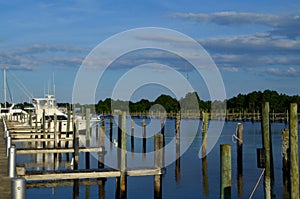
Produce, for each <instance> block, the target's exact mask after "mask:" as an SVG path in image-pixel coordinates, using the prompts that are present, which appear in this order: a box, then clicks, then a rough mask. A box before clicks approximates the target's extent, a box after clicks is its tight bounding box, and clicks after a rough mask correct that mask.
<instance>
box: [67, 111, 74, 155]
mask: <svg viewBox="0 0 300 199" xmlns="http://www.w3.org/2000/svg"><path fill="white" fill-rule="evenodd" d="M70 109H71V107H68V113H67V129H66V131H67V132H66V138H69V135H70V127H71V110H70ZM73 119H74V118H73ZM65 148H69V141H66V142H65ZM67 157H68V154H67Z"/></svg>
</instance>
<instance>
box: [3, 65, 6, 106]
mask: <svg viewBox="0 0 300 199" xmlns="http://www.w3.org/2000/svg"><path fill="white" fill-rule="evenodd" d="M3 87H4V108H6V70H5V68H4V71H3Z"/></svg>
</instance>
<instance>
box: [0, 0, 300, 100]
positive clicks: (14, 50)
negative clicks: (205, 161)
mask: <svg viewBox="0 0 300 199" xmlns="http://www.w3.org/2000/svg"><path fill="white" fill-rule="evenodd" d="M0 24H1V31H0V69H1V72H0V75H1V77H2V76H3V69H4V68H6V70H7V81H8V85H9V90H10V93H11V94H10V95H11V96H12V98H13V100H14V101H16V102H21V101H28V100H29V98H30V97H31V96H34V97H42V96H43V94H44V93H47V92H54V90H55V95H56V98H57V101H58V102H71V101H72V95H73V90H74V85H76V81H77V80H78V79H77V78H76V77H78V72H79V71H80V68H81V67H82V65H83V63H84V60H87V57H88V56H89V55H90V54H91V52H93V50H94V51H95V49H96V48H97V46H99V45H101V44H102V43H103V42H105V41H107V40H109V39H110V38H112V37H113V38H115V36H116V35H118V34H120V33H122V32H124V31H129V30H132V29H137V28H146V27H157V28H164V29H168V30H173V31H176V32H178V33H180V34H182V35H184V37H189V38H192V39H193V40H195V41H196V42H197V43H198V44H200V45H201V47H203V50H204V51H205V52H207V54H208V55H209V56H210V57H211V59H212V60H213V62H214V63H215V65H216V66H217V71H215V70H209V69H207V71H208V72H207V73H206V71H205V69H203V71H202V72H200V73H201V74H199V71H197V70H196V69H195V66H194V65H193V64H191V63H190V62H189V61H187V59H188V58H190V57H193V55H194V54H193V53H194V52H193V49H190V54H189V55H187V54H185V56H187V57H188V58H186V57H184V56H183V57H180V56H178V54H174V53H172V52H166V51H165V50H162V49H139V50H133V51H132V52H128V53H126V54H122V55H120V56H119V57H118V58H117V59H115V60H112V61H111V62H110V63H111V64H110V65H109V66H108V67H107V68H106V70H105V72H104V73H103V74H101V77H100V78H99V77H98V76H99V74H98V71H99V70H98V69H97V67H98V65H101V63H102V62H101V60H100V61H99V60H98V62H97V63H96V64H95V65H93V70H92V72H91V76H93V75H92V74H94V76H96V74H97V75H98V76H97V77H98V79H99V81H98V82H97V85H96V90H95V91H94V90H93V91H92V92H94V95H95V102H97V101H98V100H100V99H101V100H104V99H105V98H108V97H112V96H114V97H115V98H119V99H123V100H126V99H130V100H132V101H138V100H139V99H142V98H146V99H149V100H154V99H155V98H156V97H157V96H159V95H160V94H169V95H171V96H174V97H176V98H180V97H183V96H184V95H185V94H186V93H187V92H190V91H196V92H197V93H198V95H199V96H200V98H201V99H204V100H211V98H212V96H211V92H215V93H217V92H219V91H218V88H219V87H218V85H217V83H216V85H214V81H210V82H207V81H206V80H205V77H203V75H204V76H207V77H206V78H207V79H212V80H214V78H219V76H218V75H216V74H218V73H220V75H221V80H222V82H223V84H224V91H225V94H226V98H230V97H233V96H236V95H237V94H239V93H249V92H252V91H263V90H266V89H271V90H276V91H278V92H279V93H285V94H288V95H299V94H300V89H299V88H300V87H299V83H300V56H299V53H300V37H299V36H300V3H299V1H282V0H273V1H266V0H259V1H258V0H252V1H236V0H235V1H233V0H229V1H216V0H210V1H203V0H189V1H186V0H185V1H183V0H176V1H174V0H172V1H171V0H165V1H161V0H149V1H148V0H131V1H127V0H123V1H116V0H110V1H107V0H105V1H103V0H72V1H71V0H68V1H62V0H51V1H50V0H48V1H43V0H28V1H26V3H24V1H18V0H12V1H1V2H0ZM138 36H139V42H144V41H146V40H151V42H154V43H152V44H157V45H159V44H163V43H168V44H170V45H172V46H176V50H178V51H180V49H181V48H182V49H183V48H185V47H186V46H184V43H183V42H182V45H181V46H179V45H177V44H178V42H180V41H179V39H178V38H176V40H175V39H174V37H172V35H169V36H167V37H162V36H165V35H162V34H160V32H158V33H157V34H152V33H149V35H138ZM143 36H144V37H143ZM146 36H147V37H146ZM172 39H173V40H172ZM115 41H117V40H116V39H115ZM129 41H130V40H127V41H118V43H116V42H115V43H116V44H115V45H112V46H108V47H107V51H109V52H110V50H115V51H114V52H117V51H118V50H119V49H122V48H125V46H130V45H131V43H130V42H129ZM155 42H156V43H155ZM175 44H176V45H175ZM102 50H103V49H102ZM104 50H105V49H104ZM176 50H175V51H176ZM101 52H103V53H102V54H101V55H99V57H101V58H103V59H104V60H106V59H108V58H107V57H109V56H107V57H105V55H106V53H105V51H101ZM179 54H180V53H179ZM193 59H196V58H195V57H193ZM143 64H146V67H138V66H140V65H143ZM136 67H138V70H134V69H135V68H136ZM196 68H197V66H196ZM141 69H142V70H141ZM96 71H97V72H96ZM175 71H176V72H178V73H179V74H181V76H180V77H179V76H176V74H177V73H176V72H175ZM132 72H133V76H129V77H136V78H133V79H135V80H133V79H132V78H131V79H128V78H126V75H127V74H130V73H132ZM172 74H173V75H172ZM131 75H132V74H131ZM146 77H151V78H146ZM181 77H185V79H186V81H187V82H188V83H189V84H190V85H189V86H188V88H187V87H186V86H184V85H183V84H185V83H186V82H185V80H183V79H182V78H181ZM95 78H96V77H95ZM96 79H97V78H96ZM138 79H139V80H141V79H142V80H143V79H153V80H152V83H151V82H148V83H149V84H141V85H138V86H137V85H135V90H131V89H132V88H126V85H127V83H128V85H131V83H133V84H134V83H135V82H130V81H138ZM160 79H165V80H170V81H169V83H168V82H167V81H166V82H167V83H166V84H163V83H161V82H162V81H160ZM1 80H2V81H1V82H0V86H1V93H2V92H3V79H2V78H1ZM121 80H122V81H123V82H122V81H121ZM125 80H126V81H127V82H126V81H125ZM84 81H85V82H84V84H86V85H87V87H88V85H89V81H91V82H92V80H89V78H88V79H85V80H84ZM124 81H125V82H124ZM53 82H54V83H53ZM216 82H217V80H216ZM77 83H78V82H77ZM136 84H138V82H136ZM208 84H209V85H208ZM53 85H55V86H53ZM117 85H123V87H124V88H122V90H120V88H117V89H115V88H116V86H117ZM124 85H125V86H124ZM53 87H55V89H54V88H53ZM175 87H176V91H174V88H175ZM25 88H26V89H25ZM191 88H192V89H191ZM214 89H215V90H214ZM24 90H26V91H25V92H24ZM86 90H89V89H86ZM212 90H213V91H212ZM114 91H118V94H116V93H114ZM122 93H124V95H123V94H122ZM128 93H131V94H130V96H128ZM83 95H84V94H83ZM0 96H2V94H1V95H0ZM122 97H123V98H122ZM0 101H3V97H1V99H0ZM8 101H9V100H8Z"/></svg>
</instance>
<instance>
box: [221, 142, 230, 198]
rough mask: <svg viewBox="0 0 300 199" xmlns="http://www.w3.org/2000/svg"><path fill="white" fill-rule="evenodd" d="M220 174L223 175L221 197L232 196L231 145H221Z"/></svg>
mask: <svg viewBox="0 0 300 199" xmlns="http://www.w3.org/2000/svg"><path fill="white" fill-rule="evenodd" d="M220 155H221V157H220V162H221V169H220V176H221V190H220V191H221V199H225V198H231V146H230V145H229V144H222V145H221V146H220Z"/></svg>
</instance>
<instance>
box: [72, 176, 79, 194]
mask: <svg viewBox="0 0 300 199" xmlns="http://www.w3.org/2000/svg"><path fill="white" fill-rule="evenodd" d="M78 198H79V180H78V179H76V180H74V184H73V199H78Z"/></svg>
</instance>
